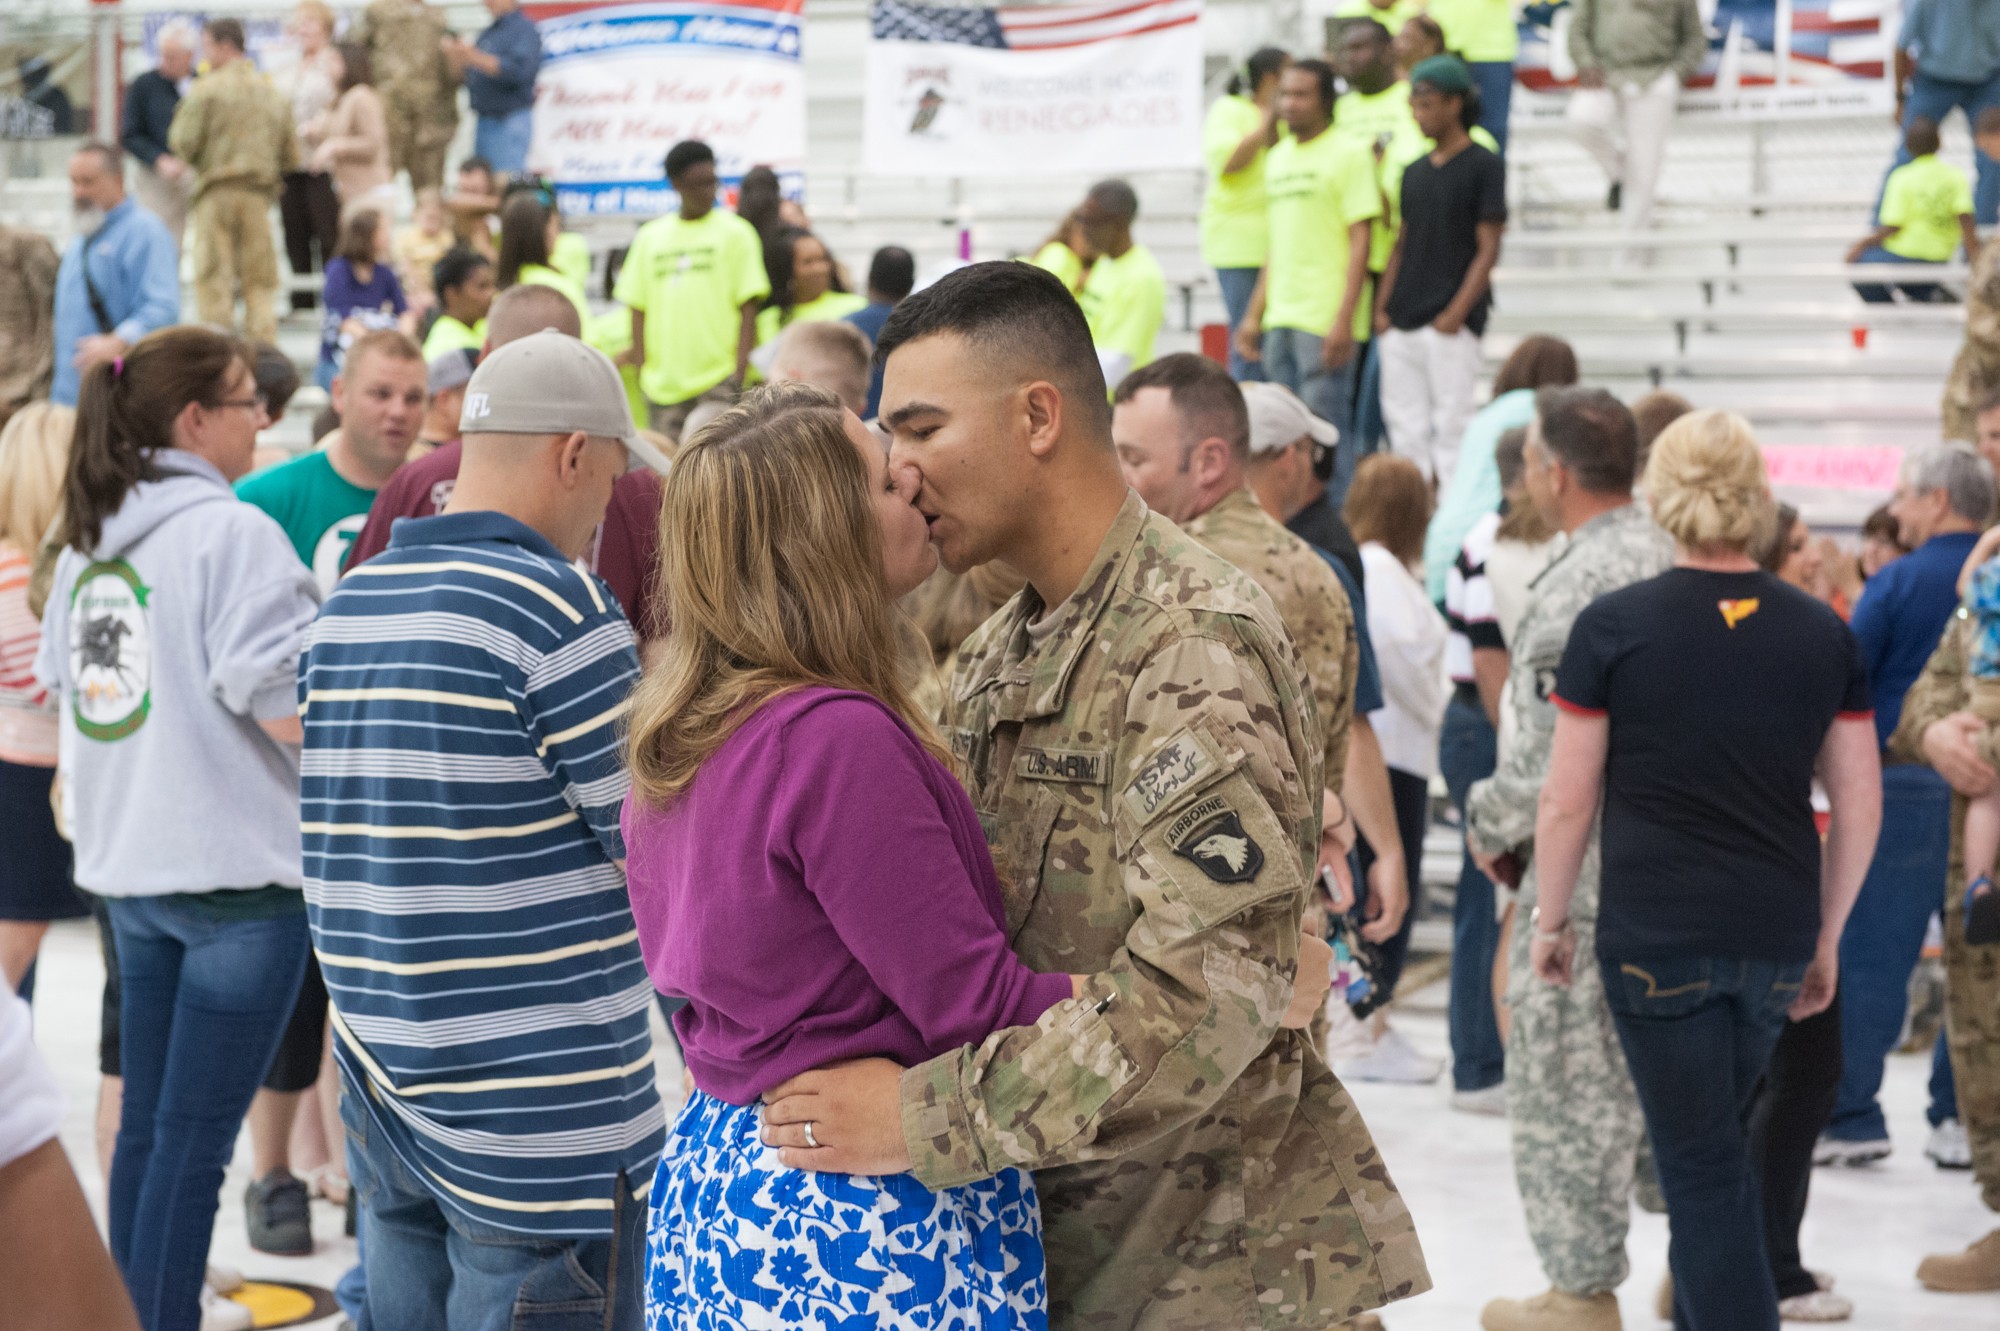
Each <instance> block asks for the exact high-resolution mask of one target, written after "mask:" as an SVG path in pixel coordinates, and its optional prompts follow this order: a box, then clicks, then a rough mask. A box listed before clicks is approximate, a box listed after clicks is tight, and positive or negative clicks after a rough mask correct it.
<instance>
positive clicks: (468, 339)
mask: <svg viewBox="0 0 2000 1331" xmlns="http://www.w3.org/2000/svg"><path fill="white" fill-rule="evenodd" d="M431 283H432V285H433V286H435V287H436V288H437V294H438V306H439V311H440V312H439V314H438V317H437V320H436V322H434V323H433V324H431V330H430V332H428V333H426V334H424V359H425V360H427V361H433V360H436V359H437V358H438V357H439V356H442V355H444V353H445V352H447V351H457V350H459V349H461V348H462V349H464V350H467V351H471V352H474V353H477V352H478V350H479V348H480V347H482V346H484V345H485V344H486V311H487V310H489V309H491V308H492V306H493V261H492V260H490V259H488V258H487V257H486V256H485V255H483V254H478V253H475V252H474V251H472V250H469V249H466V248H465V247H464V246H463V245H456V246H453V247H452V248H451V249H449V250H447V251H446V252H445V256H444V257H443V258H442V259H439V260H438V261H437V263H436V264H434V265H432V267H431Z"/></svg>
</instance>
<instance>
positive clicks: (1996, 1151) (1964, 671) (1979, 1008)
mask: <svg viewBox="0 0 2000 1331" xmlns="http://www.w3.org/2000/svg"><path fill="white" fill-rule="evenodd" d="M1993 248H2000V246H1995V247H1993ZM1975 627H1976V626H1975V624H1974V621H1973V620H1972V619H1971V617H1970V616H1968V615H1967V614H1966V612H1965V611H1964V610H1963V609H1961V610H1959V611H1958V613H1957V614H1956V615H1954V616H1953V618H1952V620H1951V623H1950V624H1949V625H1948V626H1947V627H1946V628H1945V631H1944V637H1943V639H1942V640H1941V641H1940V642H1939V643H1938V647H1937V651H1936V652H1934V653H1932V655H1931V659H1930V660H1929V661H1928V662H1927V663H1926V664H1925V665H1924V672H1923V673H1922V674H1921V675H1918V676H1917V682H1916V683H1914V684H1912V685H1911V686H1910V691H1909V693H1908V694H1907V695H1906V696H1905V698H1904V701H1903V716H1902V719H1901V720H1900V721H1899V722H1898V723H1897V725H1896V733H1895V734H1894V735H1892V736H1891V737H1890V739H1889V752H1890V755H1891V756H1892V757H1895V758H1901V759H1905V760H1909V761H1916V762H1926V763H1929V764H1930V765H1931V766H1933V767H1935V768H1936V769H1937V771H1938V775H1940V776H1942V777H1943V778H1944V779H1945V780H1946V781H1947V782H1949V783H1950V785H1951V788H1952V791H1953V794H1952V799H1951V860H1950V867H1949V868H1947V869H1946V871H1945V878H1944V904H1943V911H1942V915H1943V920H1944V971H1945V979H1944V1024H1945V1037H1946V1039H1948V1040H1949V1041H1950V1043H1951V1065H1952V1070H1953V1072H1954V1073H1955V1074H1956V1076H1957V1078H1958V1115H1959V1118H1960V1119H1961V1120H1962V1121H1963V1122H1964V1124H1965V1135H1966V1139H1967V1141H1968V1143H1969V1144H1970V1145H1971V1147H1972V1172H1973V1176H1974V1177H1975V1178H1976V1179H1977V1180H1978V1182H1979V1192H1980V1196H1981V1197H1982V1198H1983V1199H1984V1200H1985V1202H1986V1205H1987V1206H1988V1207H1990V1208H1992V1209H1993V1210H1995V1211H2000V943H1988V944H1985V945H1984V946H1974V945H1973V944H1971V943H1968V942H1966V941H1965V900H1964V884H1965V802H1966V797H1967V796H1971V795H1983V794H1985V793H1986V792H1987V791H1989V790H1991V789H1992V788H1993V782H1994V779H1995V777H1994V769H1993V767H1992V764H1991V760H1992V755H1991V754H1990V753H1986V752H1983V745H1982V743H1981V741H1982V739H1983V737H1984V735H1985V732H1986V723H1985V722H1984V721H1981V720H1980V719H1979V717H1978V716H1977V715H1976V714H1974V713H1973V711H1972V710H1971V706H1972V704H1971V682H1970V681H1971V676H1970V672H1969V668H1968V667H1969V659H1970V656H1971V649H1972V639H1973V632H1974V629H1975ZM1917 1279H1918V1280H1920V1281H1922V1282H1923V1283H1924V1284H1925V1285H1928V1286H1929V1287H1930V1288H1932V1289H1936V1290H1944V1291H1947V1292H1950V1293H1972V1292H1975V1291H1979V1290H1995V1289H2000V1229H1995V1230H1994V1231H1992V1232H1991V1233H1989V1234H1988V1235H1987V1236H1986V1237H1985V1238H1983V1239H1980V1240H1979V1241H1978V1242H1976V1243H1974V1244H1973V1245H1972V1246H1971V1247H1970V1248H1967V1249H1966V1250H1965V1251H1964V1252H1958V1253H1945V1254H1940V1255H1937V1256H1933V1257H1926V1258H1925V1259H1924V1260H1923V1263H1922V1264H1921V1265H1920V1266H1918V1267H1917Z"/></svg>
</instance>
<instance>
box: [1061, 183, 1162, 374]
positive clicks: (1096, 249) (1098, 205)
mask: <svg viewBox="0 0 2000 1331" xmlns="http://www.w3.org/2000/svg"><path fill="white" fill-rule="evenodd" d="M1138 216H1139V196H1138V194H1137V193H1135V192H1134V191H1133V189H1132V187H1131V186H1130V185H1128V184H1126V183H1125V182H1124V181H1122V180H1100V181H1098V182H1097V183H1096V184H1095V185H1092V186H1091V187H1090V193H1088V194H1086V195H1084V196H1083V207H1082V208H1080V209H1078V210H1077V220H1078V222H1080V223H1081V224H1082V227H1083V246H1084V258H1086V259H1088V260H1089V261H1090V276H1088V277H1086V278H1084V279H1083V290H1082V291H1081V292H1079V293H1077V298H1076V303H1077V304H1078V305H1081V306H1082V307H1083V317H1084V320H1085V322H1087V323H1088V324H1089V325H1090V340H1091V341H1092V342H1094V343H1096V344H1097V360H1098V363H1099V365H1101V366H1102V367H1103V369H1104V380H1105V382H1106V383H1107V384H1116V383H1117V382H1118V381H1119V380H1120V379H1123V378H1124V377H1125V376H1126V375H1127V374H1129V373H1131V372H1132V371H1133V370H1136V369H1138V368H1139V367H1140V366H1141V365H1144V364H1146V363H1147V362H1148V361H1150V360H1152V359H1153V343H1154V341H1155V340H1156V339H1157V338H1158V337H1159V335H1160V324H1161V323H1162V322H1163V321H1164V320H1165V319H1166V314H1167V279H1166V277H1165V276H1164V275H1163V274H1162V273H1161V272H1160V264H1159V260H1157V259H1155V258H1154V257H1153V252H1152V251H1151V250H1149V249H1147V248H1146V247H1145V246H1144V245H1141V244H1140V243H1139V242H1138V241H1136V240H1134V239H1132V223H1133V222H1134V221H1135V220H1136V219H1137V218H1138Z"/></svg>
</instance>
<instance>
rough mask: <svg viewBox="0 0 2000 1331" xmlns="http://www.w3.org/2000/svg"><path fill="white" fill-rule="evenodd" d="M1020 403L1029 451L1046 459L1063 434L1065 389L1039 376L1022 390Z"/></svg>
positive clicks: (1053, 450)
mask: <svg viewBox="0 0 2000 1331" xmlns="http://www.w3.org/2000/svg"><path fill="white" fill-rule="evenodd" d="M1021 404H1022V418H1023V421H1022V423H1023V426H1024V428H1025V430H1026V433H1027V443H1028V452H1029V453H1030V454H1031V455H1033V456H1034V457H1036V458H1043V459H1045V458H1047V457H1048V456H1049V455H1050V454H1052V453H1054V452H1055V447H1056V441H1057V440H1058V439H1060V438H1061V437H1062V427H1063V397H1062V390H1061V389H1060V388H1057V387H1056V386H1055V385H1054V384H1052V383H1050V382H1048V381H1047V380H1046V379H1037V380H1035V381H1034V382H1033V383H1031V384H1029V385H1028V386H1027V387H1026V388H1024V389H1022V390H1021Z"/></svg>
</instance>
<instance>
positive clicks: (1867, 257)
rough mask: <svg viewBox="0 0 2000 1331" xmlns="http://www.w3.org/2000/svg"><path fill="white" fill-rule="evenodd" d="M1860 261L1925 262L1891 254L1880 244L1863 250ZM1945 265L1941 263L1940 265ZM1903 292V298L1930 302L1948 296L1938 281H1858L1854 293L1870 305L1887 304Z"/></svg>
mask: <svg viewBox="0 0 2000 1331" xmlns="http://www.w3.org/2000/svg"><path fill="white" fill-rule="evenodd" d="M1857 262H1859V263H1923V262H1924V260H1922V259H1907V258H1904V257H1903V256H1902V255H1900V254H1891V253H1889V251H1887V250H1885V249H1883V248H1882V247H1881V246H1880V245H1870V246H1869V247H1868V248H1867V249H1865V250H1863V251H1861V255H1860V258H1859V259H1858V260H1857ZM1942 266H1943V265H1942V264H1940V265H1939V267H1942ZM1898 291H1900V292H1902V293H1903V299H1905V300H1913V301H1920V302H1930V301H1934V300H1938V299H1940V298H1946V299H1948V297H1947V296H1946V293H1945V289H1944V288H1943V287H1942V286H1939V285H1938V284H1937V283H1936V282H1856V283H1855V284H1854V294H1855V295H1857V296H1859V297H1861V299H1863V300H1865V301H1867V302H1868V303H1869V304H1870V305H1887V304H1890V303H1891V302H1893V301H1894V300H1895V299H1896V293H1897V292H1898Z"/></svg>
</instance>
